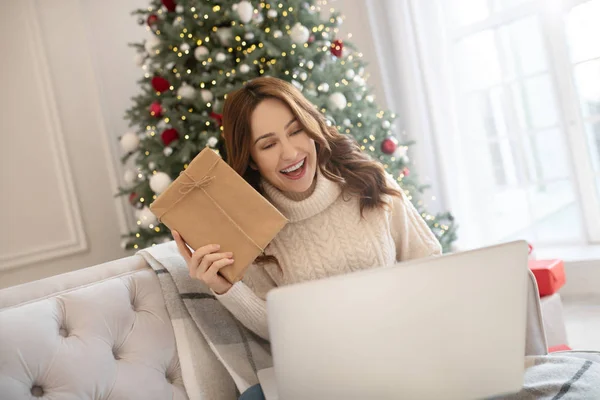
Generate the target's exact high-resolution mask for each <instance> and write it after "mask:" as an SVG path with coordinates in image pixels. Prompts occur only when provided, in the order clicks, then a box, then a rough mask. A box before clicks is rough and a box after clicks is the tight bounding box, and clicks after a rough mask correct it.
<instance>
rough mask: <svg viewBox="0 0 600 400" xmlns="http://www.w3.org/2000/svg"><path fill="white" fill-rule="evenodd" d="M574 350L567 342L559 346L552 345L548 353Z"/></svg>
mask: <svg viewBox="0 0 600 400" xmlns="http://www.w3.org/2000/svg"><path fill="white" fill-rule="evenodd" d="M571 350H573V349H572V348H570V347H569V346H567V345H566V344H559V345H558V346H552V347H550V348H548V353H556V352H557V351H571Z"/></svg>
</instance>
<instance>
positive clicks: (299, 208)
mask: <svg viewBox="0 0 600 400" xmlns="http://www.w3.org/2000/svg"><path fill="white" fill-rule="evenodd" d="M315 179H316V180H317V183H316V185H315V188H314V191H313V192H312V194H311V195H310V196H308V197H307V198H306V199H304V200H300V201H295V200H292V199H290V198H288V197H286V196H285V195H284V194H283V193H282V192H281V191H280V190H279V189H277V188H276V187H275V186H273V185H271V184H270V183H269V182H267V181H266V180H265V179H262V180H261V185H262V188H263V192H264V195H265V197H266V198H267V199H268V200H269V201H270V202H271V203H272V204H273V205H274V206H275V207H276V208H277V209H278V210H279V211H280V212H281V213H282V214H283V215H284V216H285V217H286V218H287V219H288V220H289V221H290V222H298V221H302V220H305V219H308V218H310V217H313V216H315V215H317V214H319V213H320V212H321V211H323V210H325V209H326V208H327V207H329V206H330V205H331V204H333V202H335V201H336V200H337V198H338V197H339V196H340V194H341V193H342V188H341V186H340V184H338V183H337V182H333V181H330V180H329V179H327V178H326V177H325V176H323V174H322V173H321V170H320V168H318V167H317V174H316V176H315Z"/></svg>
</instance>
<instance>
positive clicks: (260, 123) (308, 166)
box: [250, 99, 317, 194]
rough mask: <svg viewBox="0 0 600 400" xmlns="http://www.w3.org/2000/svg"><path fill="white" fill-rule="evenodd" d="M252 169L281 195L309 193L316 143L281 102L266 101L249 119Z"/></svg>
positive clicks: (315, 159)
mask: <svg viewBox="0 0 600 400" xmlns="http://www.w3.org/2000/svg"><path fill="white" fill-rule="evenodd" d="M251 125H252V126H251V129H252V143H251V144H250V146H251V147H250V149H251V150H250V154H251V155H252V161H253V163H252V164H251V166H252V167H253V168H255V169H258V171H259V172H260V174H261V175H262V177H263V178H264V179H266V180H267V181H268V182H269V183H270V184H271V185H273V186H275V187H276V188H277V189H279V190H281V191H282V192H284V193H297V194H299V193H305V192H308V191H309V190H310V189H311V187H312V184H313V181H314V179H315V172H316V168H317V151H316V147H315V141H314V140H313V139H311V138H310V137H309V136H308V135H307V134H306V132H305V131H304V127H303V126H302V125H300V122H299V121H297V120H296V118H295V116H294V114H293V113H292V111H291V110H290V109H289V108H288V106H287V105H286V104H285V103H284V102H283V101H281V100H278V99H265V100H263V101H262V102H260V104H259V105H258V106H257V107H256V109H255V110H254V113H253V114H252V118H251Z"/></svg>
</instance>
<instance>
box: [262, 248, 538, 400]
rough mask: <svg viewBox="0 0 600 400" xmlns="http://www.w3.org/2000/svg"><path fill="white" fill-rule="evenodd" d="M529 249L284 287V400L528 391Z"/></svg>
mask: <svg viewBox="0 0 600 400" xmlns="http://www.w3.org/2000/svg"><path fill="white" fill-rule="evenodd" d="M527 259H528V248H527V243H526V242H524V241H519V242H512V243H507V244H502V245H497V246H493V247H487V248H482V249H477V250H473V251H468V252H462V253H455V254H450V255H444V256H440V257H434V258H428V259H420V260H414V261H410V262H405V263H401V264H397V265H395V266H392V267H384V268H375V269H370V270H366V271H360V272H355V273H350V274H345V275H340V276H336V277H332V278H327V279H322V280H317V281H311V282H306V283H301V284H296V285H290V286H284V287H280V288H277V289H274V290H272V291H270V292H269V294H268V296H267V314H268V318H269V331H270V337H271V346H272V352H273V362H274V368H275V379H276V384H277V390H278V394H279V398H282V399H286V400H288V399H289V400H293V399H333V398H339V399H342V398H343V399H365V398H377V399H398V398H408V399H440V398H444V399H467V398H482V397H489V396H494V395H498V394H503V393H511V392H517V391H519V390H520V389H521V387H522V384H523V375H524V354H525V334H526V294H527V281H526V279H527Z"/></svg>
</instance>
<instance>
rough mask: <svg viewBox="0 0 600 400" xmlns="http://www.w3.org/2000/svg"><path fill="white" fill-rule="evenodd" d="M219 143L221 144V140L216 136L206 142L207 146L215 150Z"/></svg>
mask: <svg viewBox="0 0 600 400" xmlns="http://www.w3.org/2000/svg"><path fill="white" fill-rule="evenodd" d="M218 143H219V139H217V138H216V137H214V136H211V137H209V138H208V140H207V141H206V144H207V145H208V146H209V147H212V148H214V147H215V146H216V145H217V144H218Z"/></svg>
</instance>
